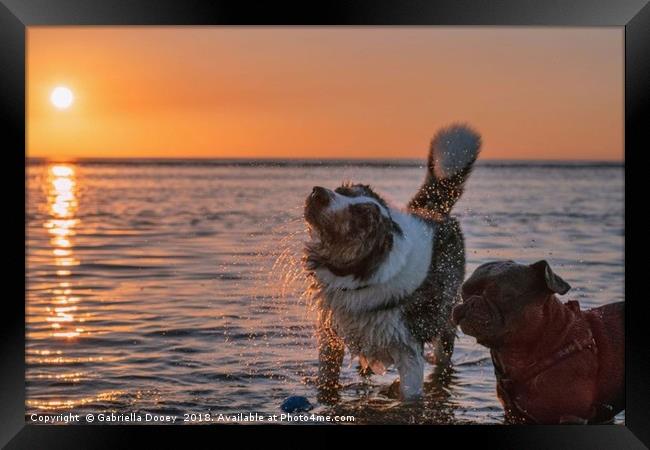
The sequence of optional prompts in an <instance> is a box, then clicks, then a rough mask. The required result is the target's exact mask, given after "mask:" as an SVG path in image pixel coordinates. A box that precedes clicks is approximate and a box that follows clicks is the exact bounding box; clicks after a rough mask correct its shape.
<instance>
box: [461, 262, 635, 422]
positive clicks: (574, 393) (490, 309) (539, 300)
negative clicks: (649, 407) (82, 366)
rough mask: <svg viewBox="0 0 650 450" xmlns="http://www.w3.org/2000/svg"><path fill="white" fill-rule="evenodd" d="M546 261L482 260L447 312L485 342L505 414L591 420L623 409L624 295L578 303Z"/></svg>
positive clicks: (534, 419)
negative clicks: (594, 304)
mask: <svg viewBox="0 0 650 450" xmlns="http://www.w3.org/2000/svg"><path fill="white" fill-rule="evenodd" d="M570 288H571V287H570V286H569V284H568V283H567V282H566V281H564V280H563V279H562V278H560V277H559V276H558V275H556V274H554V273H553V271H552V270H551V268H550V266H549V265H548V263H547V262H546V261H538V262H536V263H534V264H531V265H529V266H526V265H522V264H517V263H515V262H512V261H498V262H491V263H487V264H483V265H482V266H480V267H479V268H478V269H476V271H475V272H474V273H473V274H472V276H471V277H470V278H469V279H468V280H467V281H466V282H465V283H464V284H463V287H462V297H463V303H462V304H460V305H458V306H456V307H455V308H454V310H453V313H452V320H453V322H454V323H455V324H457V325H460V328H461V329H462V330H463V332H464V333H466V334H468V335H470V336H474V337H475V338H476V341H477V342H478V343H479V344H482V345H485V346H486V347H488V348H489V349H490V353H491V355H492V362H493V363H494V370H495V374H496V377H497V395H498V397H499V400H500V401H501V404H502V405H503V407H504V409H505V411H506V419H507V420H508V421H510V422H513V421H514V422H524V423H544V424H553V423H567V422H574V423H575V422H577V423H587V422H589V423H596V422H603V421H607V420H610V419H611V418H612V417H614V415H616V414H617V413H619V412H620V411H622V410H623V409H625V396H624V370H625V367H624V350H625V349H624V342H625V341H624V330H623V328H624V302H619V303H612V304H608V305H605V306H601V307H600V308H594V309H590V310H587V311H580V306H579V305H578V302H577V301H569V302H567V303H566V304H562V303H561V302H560V301H559V300H558V298H557V297H556V296H555V294H556V293H557V294H565V293H566V292H568V290H569V289H570Z"/></svg>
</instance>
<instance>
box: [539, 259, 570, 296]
mask: <svg viewBox="0 0 650 450" xmlns="http://www.w3.org/2000/svg"><path fill="white" fill-rule="evenodd" d="M529 267H530V268H531V269H533V270H535V272H537V273H538V274H539V275H540V277H541V278H543V280H544V283H545V284H546V287H547V288H548V289H549V290H550V291H551V292H555V293H556V294H560V295H564V294H566V293H567V292H569V289H571V286H570V285H569V283H567V282H566V281H564V280H563V279H562V278H561V277H560V276H559V275H556V274H555V273H554V272H553V270H552V269H551V266H550V265H549V264H548V262H547V261H546V260H541V261H537V262H536V263H533V264H531V265H530V266H529Z"/></svg>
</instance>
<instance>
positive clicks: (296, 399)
mask: <svg viewBox="0 0 650 450" xmlns="http://www.w3.org/2000/svg"><path fill="white" fill-rule="evenodd" d="M313 407H314V406H313V405H312V404H311V403H309V400H307V398H306V397H303V396H302V395H292V396H291V397H287V398H286V399H285V400H284V401H283V402H282V405H280V409H281V410H282V411H284V412H286V413H296V412H304V411H309V410H311V409H312V408H313Z"/></svg>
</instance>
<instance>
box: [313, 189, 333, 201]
mask: <svg viewBox="0 0 650 450" xmlns="http://www.w3.org/2000/svg"><path fill="white" fill-rule="evenodd" d="M331 198H332V196H331V195H330V191H329V190H327V189H325V188H324V187H320V186H314V189H312V191H311V199H312V200H313V201H315V202H317V203H319V204H320V205H322V206H325V205H327V204H328V203H329V202H330V199H331Z"/></svg>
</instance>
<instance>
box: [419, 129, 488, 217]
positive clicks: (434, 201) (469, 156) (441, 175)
mask: <svg viewBox="0 0 650 450" xmlns="http://www.w3.org/2000/svg"><path fill="white" fill-rule="evenodd" d="M480 148H481V136H480V135H479V134H478V133H477V132H476V131H474V130H473V129H472V128H470V127H469V126H467V125H463V124H454V125H450V126H448V127H445V128H442V129H440V130H438V132H437V133H436V134H435V136H434V137H433V139H432V140H431V147H430V149H429V159H428V166H427V168H428V170H427V175H426V179H425V181H424V184H423V185H422V187H421V188H420V190H419V191H418V192H417V194H416V195H415V197H413V200H411V202H410V203H409V208H410V209H412V210H416V209H425V210H428V211H431V212H433V213H438V214H443V215H446V214H449V212H450V211H451V209H452V208H453V206H454V205H455V204H456V202H457V201H458V199H459V198H460V196H461V195H462V193H463V185H464V184H465V181H467V178H468V177H469V174H470V173H471V172H472V167H473V165H474V162H475V161H476V159H477V158H478V154H479V151H480Z"/></svg>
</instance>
